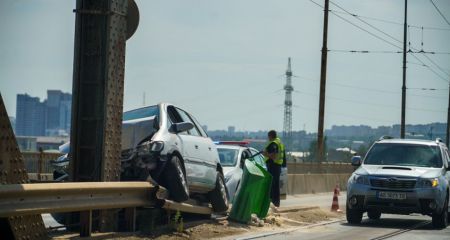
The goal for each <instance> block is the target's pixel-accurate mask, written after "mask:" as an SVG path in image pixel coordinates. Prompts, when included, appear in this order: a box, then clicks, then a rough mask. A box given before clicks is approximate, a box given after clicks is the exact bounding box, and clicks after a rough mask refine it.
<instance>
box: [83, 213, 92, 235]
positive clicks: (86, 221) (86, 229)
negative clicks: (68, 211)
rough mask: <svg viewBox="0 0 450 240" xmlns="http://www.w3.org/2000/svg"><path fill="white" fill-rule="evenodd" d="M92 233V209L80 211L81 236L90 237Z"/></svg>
mask: <svg viewBox="0 0 450 240" xmlns="http://www.w3.org/2000/svg"><path fill="white" fill-rule="evenodd" d="M91 234H92V211H91V210H88V211H82V212H80V237H90V236H91Z"/></svg>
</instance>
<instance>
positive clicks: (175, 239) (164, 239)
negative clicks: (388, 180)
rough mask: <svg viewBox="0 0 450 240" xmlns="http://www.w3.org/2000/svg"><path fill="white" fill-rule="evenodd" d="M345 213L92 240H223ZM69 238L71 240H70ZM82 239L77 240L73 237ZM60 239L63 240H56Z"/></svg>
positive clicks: (305, 213)
mask: <svg viewBox="0 0 450 240" xmlns="http://www.w3.org/2000/svg"><path fill="white" fill-rule="evenodd" d="M342 217H343V214H342V213H334V212H328V211H324V210H321V209H318V208H317V209H310V210H302V211H297V212H296V211H291V212H286V213H270V214H269V215H268V216H267V217H266V218H265V219H255V221H252V223H251V224H249V225H247V224H240V223H236V222H230V221H228V220H225V219H222V220H200V221H191V222H186V223H184V224H183V226H182V227H181V228H180V227H179V226H176V227H175V226H166V227H163V228H159V229H155V230H154V231H151V233H137V234H136V233H134V234H133V233H113V234H111V233H110V234H105V235H102V234H94V236H93V238H92V239H122V240H138V239H139V240H141V239H157V240H187V239H221V238H229V237H230V236H232V235H239V234H244V233H250V232H252V233H257V232H266V231H274V230H281V229H288V228H292V227H296V226H304V225H308V224H314V223H318V222H324V221H330V220H333V219H337V218H342ZM66 237H67V236H66ZM69 238H70V239H78V238H77V237H73V238H71V237H69ZM56 239H60V238H56ZM65 239H68V238H65Z"/></svg>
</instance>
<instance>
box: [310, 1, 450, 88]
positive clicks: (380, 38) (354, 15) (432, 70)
mask: <svg viewBox="0 0 450 240" xmlns="http://www.w3.org/2000/svg"><path fill="white" fill-rule="evenodd" d="M309 1H310V2H312V3H314V4H315V5H317V6H319V7H320V8H322V9H323V8H324V7H323V6H322V5H320V4H318V3H316V2H315V1H313V0H309ZM330 2H331V3H332V4H333V5H334V6H336V7H338V8H340V9H342V10H343V11H345V12H346V13H347V14H348V15H351V16H353V17H355V18H357V19H358V20H360V21H361V22H363V23H365V24H367V25H368V26H370V27H372V28H373V29H375V30H377V31H379V32H382V33H383V34H384V35H386V36H389V37H390V38H391V39H393V40H395V41H397V42H400V43H401V42H402V41H401V40H399V39H396V38H395V37H393V36H392V35H390V34H388V33H386V32H384V31H383V30H380V29H379V28H377V27H375V26H373V25H372V24H370V23H367V22H366V21H364V20H361V19H360V18H358V17H357V16H358V15H356V14H353V13H350V12H349V11H347V10H346V9H344V8H343V7H341V6H339V5H338V4H336V3H334V2H332V1H330ZM331 13H332V14H333V15H335V16H337V17H338V18H340V19H342V20H344V21H345V22H347V23H349V24H351V25H353V26H355V27H357V28H359V29H361V30H362V31H364V32H366V33H368V34H370V35H372V36H373V37H375V38H377V39H379V40H382V41H383V42H385V43H388V44H389V45H391V46H394V47H396V48H398V49H402V48H401V47H400V46H398V45H396V44H394V43H392V42H390V41H388V40H386V39H384V38H382V37H380V36H378V35H376V34H374V33H372V32H369V31H368V30H366V29H364V28H362V27H361V26H359V25H356V24H354V23H352V22H350V21H349V20H348V19H346V18H343V17H341V16H339V15H337V14H335V13H333V12H331ZM412 49H413V50H415V51H418V52H419V50H417V49H415V48H412ZM408 53H410V54H411V55H412V56H413V57H414V58H416V59H417V60H418V61H419V62H421V63H422V64H423V66H424V67H427V69H429V70H430V71H431V72H433V73H434V74H435V75H436V76H438V77H439V78H440V79H442V80H444V81H446V82H449V80H446V79H445V78H443V77H442V76H441V75H440V74H438V73H437V72H436V71H435V70H434V69H432V68H431V67H430V66H428V65H426V64H425V63H424V62H423V61H422V60H420V59H419V58H418V57H417V56H415V55H414V52H412V51H411V49H410V50H409V51H408ZM424 56H426V55H424ZM427 58H428V59H430V58H429V57H428V56H427ZM432 63H433V65H437V64H436V63H435V62H434V61H433V62H432ZM438 69H439V70H441V69H442V67H440V66H439V67H438ZM441 71H442V70H441ZM446 74H447V73H446Z"/></svg>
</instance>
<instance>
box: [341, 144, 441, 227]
mask: <svg viewBox="0 0 450 240" xmlns="http://www.w3.org/2000/svg"><path fill="white" fill-rule="evenodd" d="M449 160H450V158H449V152H448V149H447V147H446V146H445V145H444V144H443V143H442V142H441V141H440V140H439V139H438V140H436V141H429V140H406V139H392V138H388V139H387V138H382V139H380V140H379V141H377V142H375V143H374V144H373V145H372V147H371V148H370V149H369V151H368V153H367V155H366V157H365V158H364V160H362V159H361V157H359V156H354V157H353V158H352V165H353V166H356V167H358V168H357V169H356V170H355V172H354V173H353V174H352V175H351V177H350V179H349V180H348V184H347V202H346V209H347V212H346V215H347V221H348V222H349V223H350V224H359V223H360V222H361V220H362V215H363V213H364V212H367V215H368V217H369V219H379V218H380V216H381V213H391V214H411V213H421V214H424V215H429V216H431V217H432V223H433V226H434V227H436V228H445V227H447V224H448V220H449V219H448V218H449V214H448V211H449V204H448V203H449V179H450V169H449Z"/></svg>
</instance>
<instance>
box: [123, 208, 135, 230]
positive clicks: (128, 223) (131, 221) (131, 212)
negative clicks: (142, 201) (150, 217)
mask: <svg viewBox="0 0 450 240" xmlns="http://www.w3.org/2000/svg"><path fill="white" fill-rule="evenodd" d="M135 230H136V208H134V207H131V208H125V231H126V232H134V231H135Z"/></svg>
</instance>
